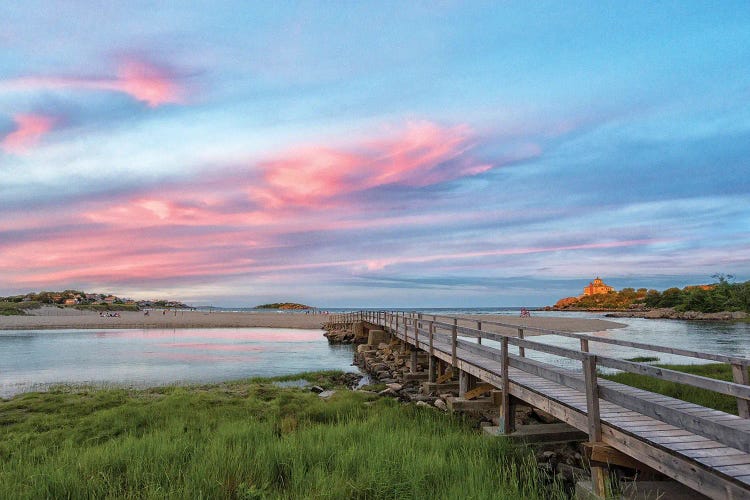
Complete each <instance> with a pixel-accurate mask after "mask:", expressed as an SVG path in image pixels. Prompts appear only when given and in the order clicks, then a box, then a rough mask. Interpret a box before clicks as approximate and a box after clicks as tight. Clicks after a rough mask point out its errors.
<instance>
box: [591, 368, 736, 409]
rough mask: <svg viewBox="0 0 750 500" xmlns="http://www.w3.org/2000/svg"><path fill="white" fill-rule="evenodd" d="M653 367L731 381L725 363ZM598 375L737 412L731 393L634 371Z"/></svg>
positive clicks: (710, 406)
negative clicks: (661, 378)
mask: <svg viewBox="0 0 750 500" xmlns="http://www.w3.org/2000/svg"><path fill="white" fill-rule="evenodd" d="M655 366H658V367H661V368H668V369H670V370H677V371H681V372H685V373H692V374H694V375H700V376H702V377H709V378H715V379H718V380H727V381H731V380H732V368H731V367H730V366H729V365H728V364H723V363H711V364H706V365H662V364H660V365H655ZM602 377H604V378H607V379H609V380H613V381H615V382H619V383H621V384H626V385H630V386H633V387H638V388H639V389H645V390H647V391H651V392H657V393H659V394H664V395H666V396H670V397H673V398H678V399H682V400H684V401H689V402H691V403H695V404H699V405H701V406H705V407H708V408H713V409H715V410H721V411H723V412H726V413H732V414H734V415H737V400H736V399H735V398H733V397H732V396H727V395H724V394H718V393H715V392H712V391H708V390H706V389H699V388H697V387H692V386H690V385H685V384H678V383H675V382H669V381H666V380H660V379H657V378H654V377H648V376H646V375H637V374H634V373H617V374H614V375H602Z"/></svg>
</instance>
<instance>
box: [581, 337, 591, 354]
mask: <svg viewBox="0 0 750 500" xmlns="http://www.w3.org/2000/svg"><path fill="white" fill-rule="evenodd" d="M581 352H589V339H581Z"/></svg>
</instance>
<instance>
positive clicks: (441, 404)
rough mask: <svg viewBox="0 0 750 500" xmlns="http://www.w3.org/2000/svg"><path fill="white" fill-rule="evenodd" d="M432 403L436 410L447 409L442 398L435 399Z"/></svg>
mask: <svg viewBox="0 0 750 500" xmlns="http://www.w3.org/2000/svg"><path fill="white" fill-rule="evenodd" d="M433 404H434V405H435V408H437V409H438V410H443V411H448V405H447V404H445V401H443V400H442V399H436V400H435V402H434V403H433Z"/></svg>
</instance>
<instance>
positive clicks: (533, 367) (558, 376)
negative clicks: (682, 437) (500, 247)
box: [398, 320, 750, 453]
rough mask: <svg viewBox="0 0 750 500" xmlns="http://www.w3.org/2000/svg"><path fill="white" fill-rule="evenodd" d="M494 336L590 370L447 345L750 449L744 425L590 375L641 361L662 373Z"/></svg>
mask: <svg viewBox="0 0 750 500" xmlns="http://www.w3.org/2000/svg"><path fill="white" fill-rule="evenodd" d="M415 322H417V323H419V321H418V320H416V321H415ZM422 322H423V323H424V322H426V323H430V322H431V321H430V320H422ZM402 326H403V327H404V332H403V335H404V339H405V340H408V339H409V335H408V333H409V328H408V327H407V325H406V324H403V325H402ZM400 330H401V329H400V328H399V332H398V333H399V334H400V333H401V332H400ZM420 330H421V331H425V330H424V329H423V328H419V327H417V329H416V332H417V334H416V335H417V336H418V335H419V331H420ZM413 331H414V330H412V332H413ZM428 331H429V330H428ZM431 331H433V335H434V329H433V330H431ZM439 335H440V336H444V335H443V334H439ZM499 337H500V340H501V341H502V342H503V344H504V345H507V344H512V345H517V346H519V347H520V346H524V347H526V348H527V349H531V350H539V351H542V352H546V353H550V354H555V355H559V356H564V357H568V358H571V359H576V360H579V361H582V362H583V364H584V366H586V365H588V366H589V371H590V372H591V375H587V371H586V369H584V373H583V378H581V376H579V375H577V374H574V373H568V372H567V370H563V369H560V368H556V367H552V366H550V365H549V364H547V363H543V362H541V361H536V360H532V359H528V358H526V357H524V356H521V355H513V354H509V353H507V349H505V350H504V353H503V350H501V351H498V350H497V349H496V348H495V347H492V346H485V345H481V344H475V343H473V342H469V341H466V340H461V339H455V340H453V339H452V344H453V346H456V347H460V348H461V349H465V350H467V351H469V352H473V353H475V354H479V355H481V356H483V357H487V358H489V359H493V360H494V361H497V362H499V363H501V365H502V364H504V363H507V364H508V366H511V367H513V368H516V369H519V370H521V371H524V372H526V373H530V374H533V375H537V376H539V377H542V378H544V379H546V380H550V381H552V382H555V383H558V384H561V385H564V386H566V387H570V388H572V389H575V390H577V391H580V392H583V393H586V395H587V399H590V400H592V401H593V400H594V399H597V400H598V399H599V398H601V399H603V400H605V401H609V402H612V403H615V404H617V405H619V406H622V407H624V408H627V409H630V410H633V411H638V412H640V413H641V414H643V415H646V416H649V417H652V418H656V419H658V420H660V421H662V422H665V423H667V424H670V425H674V426H676V427H680V428H682V429H685V430H688V431H690V432H693V433H694V434H698V435H701V436H704V437H706V438H708V439H713V440H716V441H719V442H721V443H723V444H725V445H727V446H731V447H733V448H736V449H739V450H742V451H745V452H746V453H750V433H748V432H747V431H744V430H740V429H737V428H734V427H731V426H729V425H725V424H724V423H721V422H716V421H713V420H709V419H705V418H702V417H699V416H695V415H692V414H689V413H687V412H684V411H681V410H679V409H676V408H672V407H669V406H667V405H664V404H660V403H658V402H654V401H647V400H644V399H642V398H639V397H637V396H633V395H630V394H627V393H625V392H622V391H620V390H617V389H615V388H613V387H612V385H618V386H619V385H622V384H614V383H605V385H603V386H602V385H601V384H599V382H598V380H597V377H596V375H595V374H596V366H597V364H601V365H603V366H607V365H608V364H619V363H620V362H622V363H624V364H623V365H621V366H622V368H626V369H627V371H631V370H636V369H638V368H636V367H639V366H644V367H646V368H648V369H649V370H648V373H643V374H645V375H649V376H654V377H657V378H666V377H664V376H663V373H662V374H657V373H658V372H659V371H660V370H662V369H659V368H656V367H653V366H650V365H643V364H642V363H637V362H627V361H622V360H617V359H615V358H607V357H603V356H597V355H594V354H590V353H586V352H581V351H574V350H572V349H566V348H562V347H557V346H550V345H547V344H542V343H539V342H534V341H529V340H524V339H519V338H514V337H509V336H503V335H499ZM411 338H412V339H415V336H414V335H412V337H411ZM415 340H416V339H415ZM443 352H445V351H443ZM503 354H505V356H506V358H504V357H503ZM506 359H507V361H506ZM667 372H668V373H670V374H677V376H684V377H685V378H684V379H682V380H680V383H685V384H688V385H693V386H696V387H701V388H705V389H708V390H713V391H715V392H720V393H724V394H729V395H733V396H735V397H741V398H744V399H747V398H748V397H750V393H748V389H750V388H748V387H747V386H742V385H739V384H734V383H731V382H726V381H721V380H715V379H707V378H706V377H699V376H694V375H691V374H685V373H682V372H674V371H673V370H668V371H667ZM636 373H638V372H636ZM696 381H699V382H696ZM728 388H729V389H728ZM592 391H593V392H595V394H596V397H594V395H593V393H592ZM590 404H591V405H596V406H597V408H596V410H595V411H594V413H596V414H598V403H594V402H591V403H590ZM587 408H588V406H587ZM589 411H591V408H589ZM597 419H598V417H597ZM592 425H594V426H599V427H601V422H600V421H598V422H597V423H596V424H592Z"/></svg>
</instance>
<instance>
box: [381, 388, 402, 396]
mask: <svg viewBox="0 0 750 500" xmlns="http://www.w3.org/2000/svg"><path fill="white" fill-rule="evenodd" d="M378 396H391V397H396V396H398V394H397V393H396V391H394V390H393V389H383V390H382V391H380V392H379V393H378Z"/></svg>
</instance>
